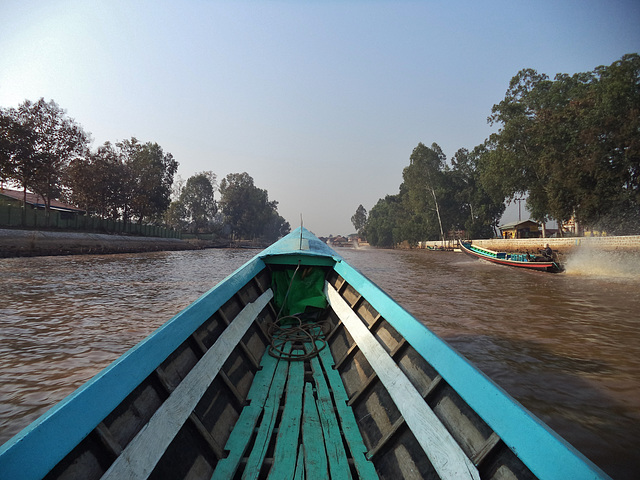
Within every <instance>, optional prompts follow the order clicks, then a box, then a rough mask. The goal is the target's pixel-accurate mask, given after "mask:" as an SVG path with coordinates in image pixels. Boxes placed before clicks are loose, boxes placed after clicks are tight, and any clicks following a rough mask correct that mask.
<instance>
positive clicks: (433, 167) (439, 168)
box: [402, 143, 446, 241]
mask: <svg viewBox="0 0 640 480" xmlns="http://www.w3.org/2000/svg"><path fill="white" fill-rule="evenodd" d="M445 162H446V157H445V155H444V153H443V152H442V149H440V147H439V146H438V145H437V144H436V143H433V144H432V145H431V148H428V147H426V146H425V145H424V144H422V143H419V144H418V146H417V147H416V148H414V149H413V152H412V153H411V157H410V158H409V166H408V167H406V168H405V169H404V171H403V172H402V178H403V180H404V183H405V184H406V186H407V191H408V194H409V201H410V204H411V205H412V207H413V211H414V213H415V214H416V215H420V216H423V218H424V219H425V220H426V223H425V224H424V226H425V227H426V229H423V232H420V233H421V236H422V237H423V238H422V239H425V238H427V237H428V236H430V235H429V232H428V231H427V230H428V223H429V222H428V218H427V217H428V212H429V211H433V212H434V213H435V216H436V219H437V223H438V226H439V227H440V238H441V239H442V241H444V228H443V225H442V218H441V215H440V203H439V202H438V193H437V191H438V190H440V191H441V192H442V189H443V188H442V187H443V186H444V175H443V169H444V168H445V165H446V163H445ZM417 233H418V232H417ZM420 233H419V234H420Z"/></svg>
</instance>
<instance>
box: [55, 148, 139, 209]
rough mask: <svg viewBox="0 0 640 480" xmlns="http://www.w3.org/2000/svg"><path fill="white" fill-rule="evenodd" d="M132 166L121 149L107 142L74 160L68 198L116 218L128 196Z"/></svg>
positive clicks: (70, 167) (71, 165)
mask: <svg viewBox="0 0 640 480" xmlns="http://www.w3.org/2000/svg"><path fill="white" fill-rule="evenodd" d="M128 183H129V169H128V167H127V165H125V164H124V161H123V156H122V153H121V152H120V150H119V149H118V148H116V147H115V146H114V145H112V144H111V143H110V142H105V143H104V144H103V145H101V146H100V147H98V149H97V150H96V151H95V152H92V153H90V154H89V155H88V156H87V157H86V158H78V159H76V160H74V161H72V162H71V164H70V166H69V169H68V174H67V184H68V186H69V188H70V189H71V194H70V196H69V199H70V201H71V202H72V203H75V204H76V205H80V206H82V207H84V209H85V210H86V211H87V212H90V213H95V214H97V215H99V216H101V217H102V218H112V219H114V220H117V219H118V218H119V216H120V214H121V213H122V211H123V210H124V208H125V206H126V204H127V199H128V186H127V185H128Z"/></svg>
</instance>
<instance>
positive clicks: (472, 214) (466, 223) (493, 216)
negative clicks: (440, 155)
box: [451, 145, 505, 238]
mask: <svg viewBox="0 0 640 480" xmlns="http://www.w3.org/2000/svg"><path fill="white" fill-rule="evenodd" d="M485 153H486V150H485V149H484V147H483V146H482V145H480V146H478V147H476V148H474V149H473V151H471V152H469V151H468V150H467V149H466V148H461V149H459V150H458V151H457V152H456V154H455V155H454V157H453V159H452V160H451V164H452V167H453V168H452V172H451V173H452V175H453V179H454V183H455V186H454V191H455V194H454V195H453V196H454V199H455V202H456V203H457V204H458V205H459V207H460V211H461V213H462V218H461V222H462V223H463V228H464V230H465V231H466V234H467V236H468V237H469V238H491V237H492V236H493V234H494V233H495V227H496V226H497V225H498V222H499V220H500V218H501V217H502V214H503V213H504V210H505V204H504V202H503V201H502V199H500V200H494V199H493V198H492V197H491V195H489V193H488V192H487V191H486V190H485V189H484V188H483V186H482V184H481V183H480V181H479V175H480V172H479V169H478V165H479V162H480V157H481V156H482V155H483V154H485Z"/></svg>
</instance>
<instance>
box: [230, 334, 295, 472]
mask: <svg viewBox="0 0 640 480" xmlns="http://www.w3.org/2000/svg"><path fill="white" fill-rule="evenodd" d="M289 350H291V348H290V345H289V348H286V347H285V352H286V351H289ZM265 355H269V354H268V353H267V352H265ZM269 356H270V355H269ZM288 372H289V362H287V361H285V360H280V361H279V362H278V367H277V368H276V373H275V375H274V376H273V382H271V388H270V389H269V396H268V398H267V401H266V402H265V404H264V411H263V415H262V421H261V422H260V427H259V429H258V434H257V436H256V441H255V443H254V445H253V448H252V449H251V453H250V454H249V460H248V461H247V466H246V467H245V469H244V472H243V474H242V478H243V479H253V478H258V474H259V473H260V469H261V468H262V462H263V461H264V457H265V455H266V454H267V449H268V448H269V440H270V439H271V435H272V434H273V429H274V428H275V425H276V418H277V416H278V408H279V407H280V399H281V398H282V393H283V392H284V385H285V383H286V381H287V374H288Z"/></svg>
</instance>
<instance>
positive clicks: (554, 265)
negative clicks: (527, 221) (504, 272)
mask: <svg viewBox="0 0 640 480" xmlns="http://www.w3.org/2000/svg"><path fill="white" fill-rule="evenodd" d="M460 249H461V250H462V251H463V252H464V253H466V254H467V255H469V256H470V257H473V258H480V259H482V260H487V261H488V262H492V263H497V264H499V265H507V266H509V267H518V268H526V269H528V270H538V271H541V272H550V273H559V272H563V271H564V268H563V267H562V265H560V264H559V263H558V262H555V261H553V260H549V259H542V258H528V257H527V255H523V254H521V253H506V252H496V251H493V250H489V249H488V248H484V247H479V246H477V245H473V244H472V243H470V242H460Z"/></svg>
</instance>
